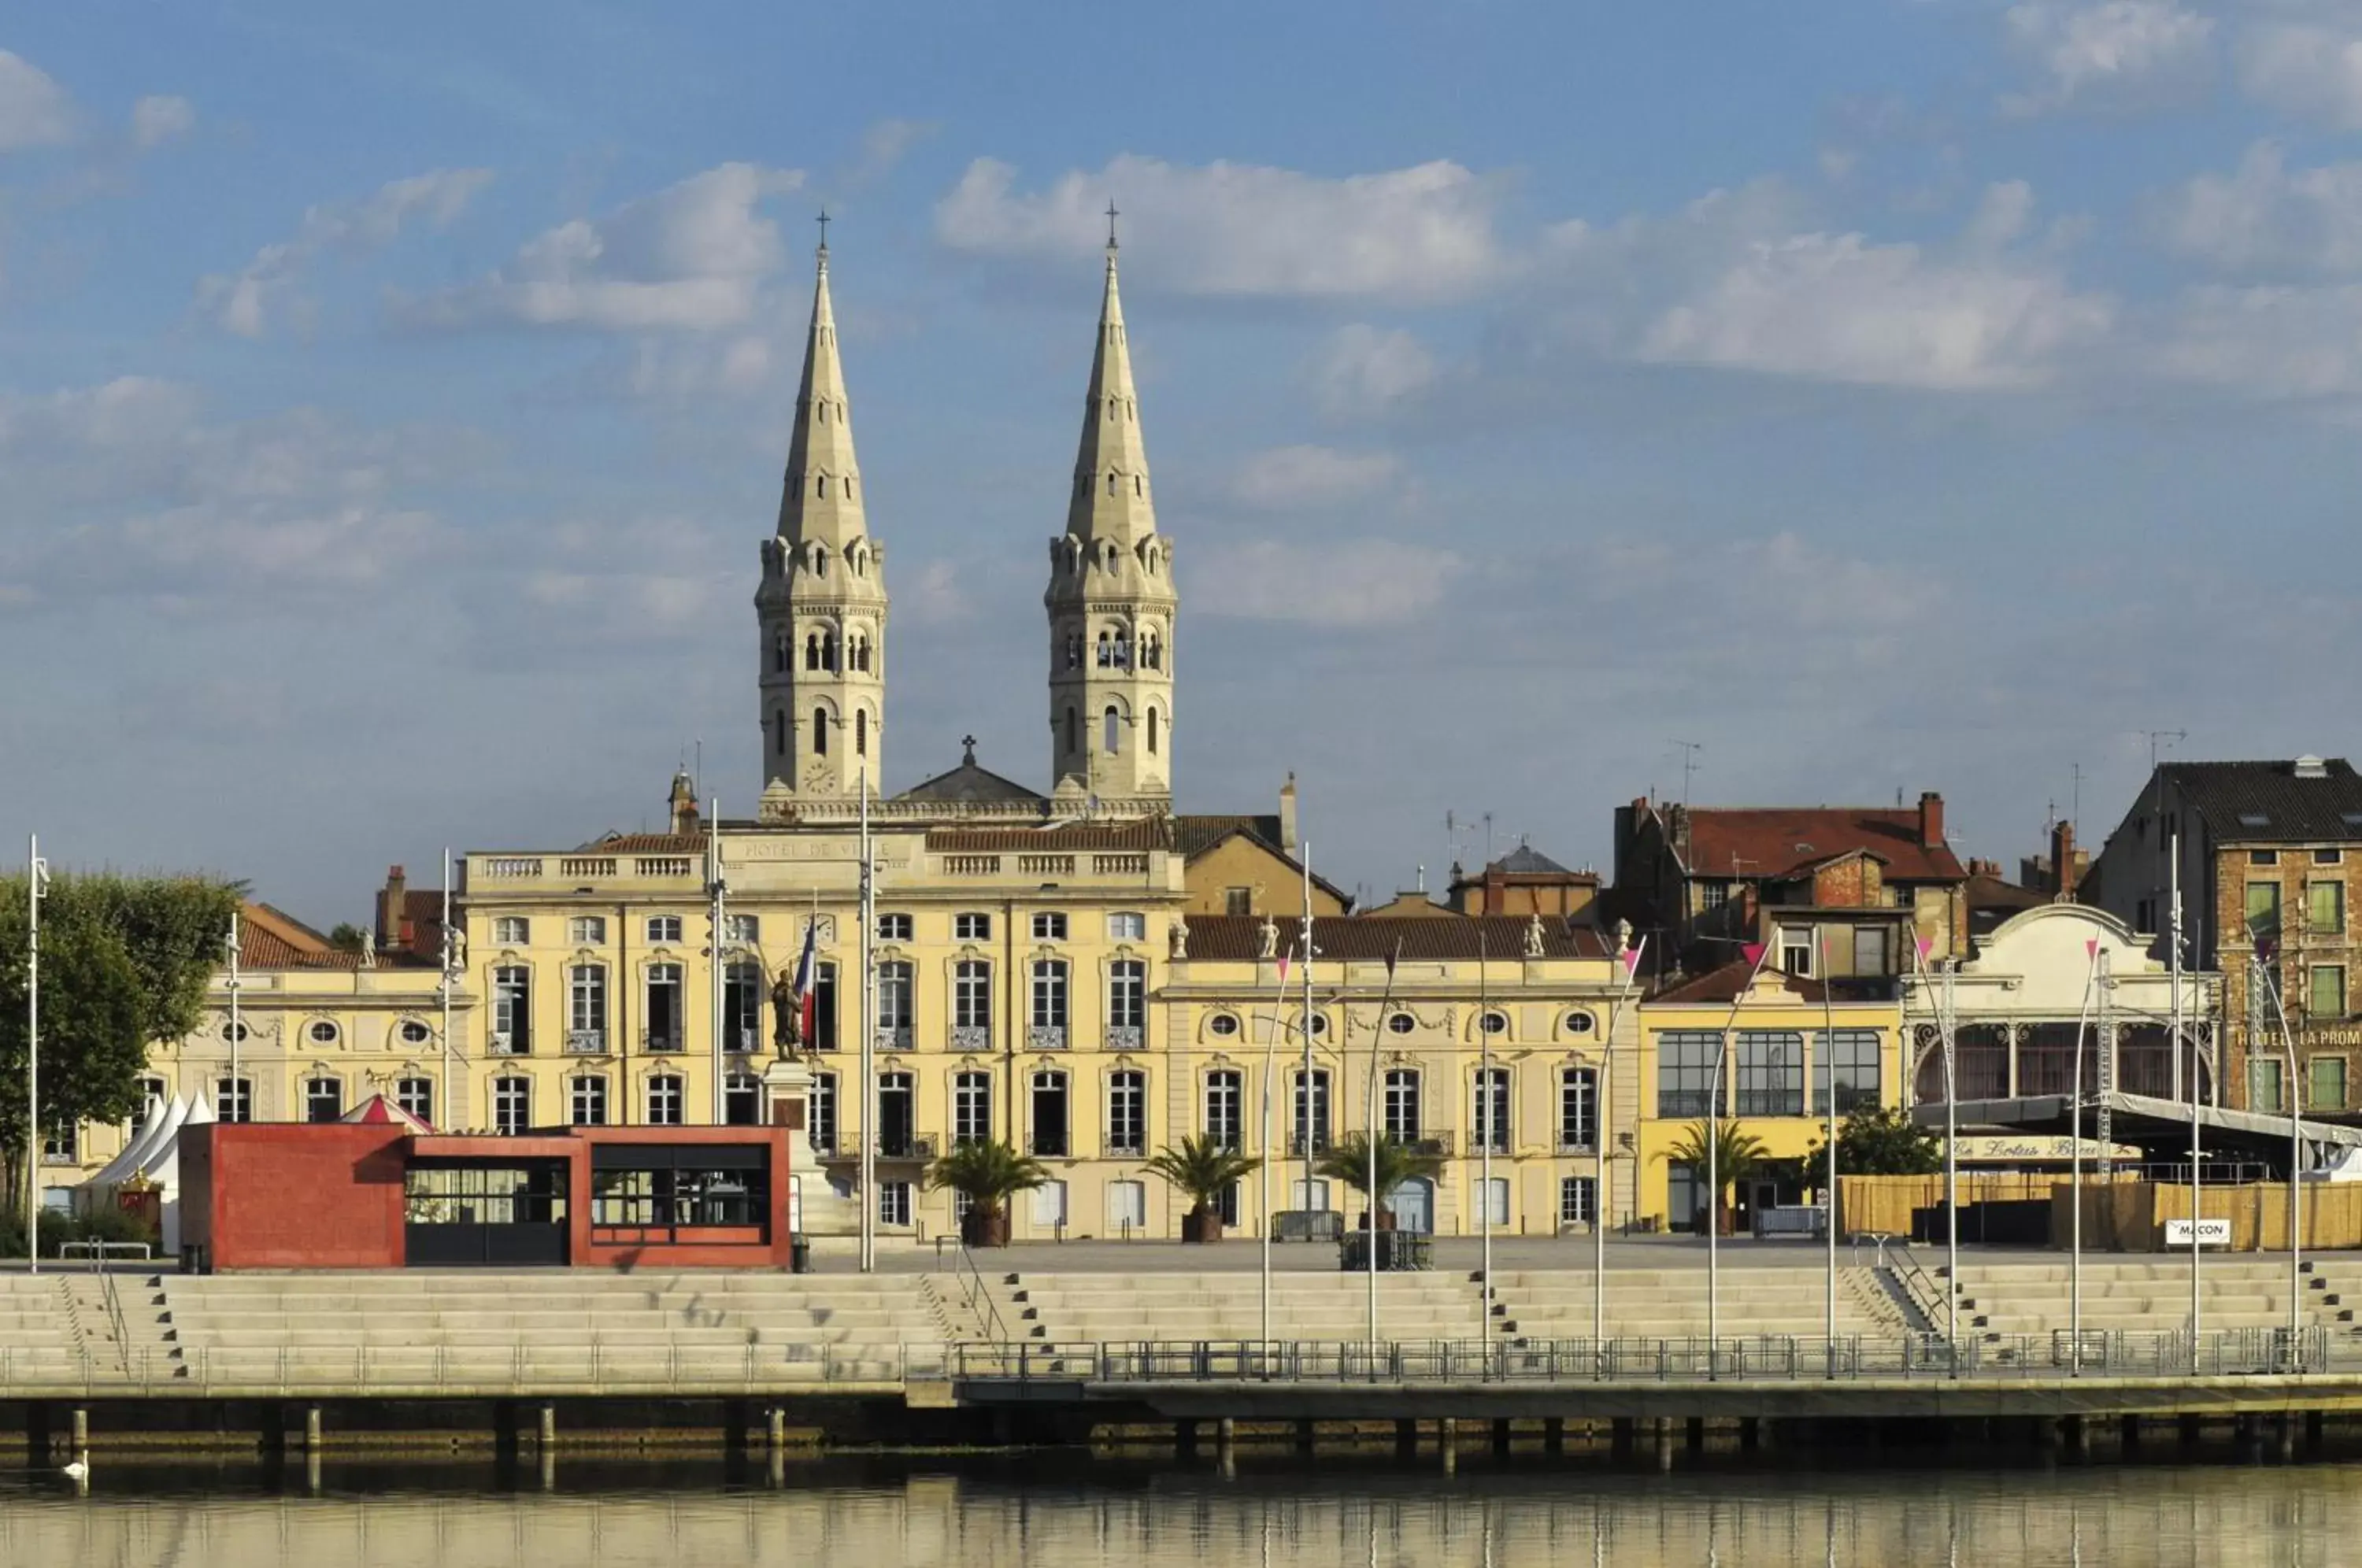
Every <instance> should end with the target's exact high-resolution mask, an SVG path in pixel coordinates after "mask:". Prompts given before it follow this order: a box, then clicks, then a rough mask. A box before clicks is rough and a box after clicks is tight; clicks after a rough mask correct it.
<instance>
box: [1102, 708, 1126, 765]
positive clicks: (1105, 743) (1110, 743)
mask: <svg viewBox="0 0 2362 1568" xmlns="http://www.w3.org/2000/svg"><path fill="white" fill-rule="evenodd" d="M1120 723H1123V715H1122V714H1121V713H1119V712H1116V711H1115V704H1114V703H1112V702H1110V703H1109V704H1108V711H1107V717H1106V719H1105V721H1104V722H1103V723H1101V725H1100V730H1101V734H1100V737H1099V749H1100V750H1101V751H1103V752H1105V753H1107V754H1108V755H1109V756H1114V755H1115V754H1116V752H1117V751H1118V750H1119V749H1120V748H1119V747H1118V746H1117V745H1116V742H1117V740H1118V738H1119V737H1118V735H1117V734H1116V726H1117V725H1119V724H1120Z"/></svg>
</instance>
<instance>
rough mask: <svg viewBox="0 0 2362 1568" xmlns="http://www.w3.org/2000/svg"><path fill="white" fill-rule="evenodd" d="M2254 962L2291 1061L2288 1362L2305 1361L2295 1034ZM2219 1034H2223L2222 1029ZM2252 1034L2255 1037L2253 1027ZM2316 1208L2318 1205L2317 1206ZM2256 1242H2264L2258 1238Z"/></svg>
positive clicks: (2276, 992)
mask: <svg viewBox="0 0 2362 1568" xmlns="http://www.w3.org/2000/svg"><path fill="white" fill-rule="evenodd" d="M2249 961H2250V962H2251V963H2252V964H2254V966H2255V970H2256V979H2255V981H2253V982H2250V985H2249V989H2250V990H2251V991H2252V990H2253V988H2254V987H2255V985H2256V984H2259V983H2260V984H2263V985H2267V986H2269V987H2270V994H2271V999H2272V1011H2273V1013H2274V1014H2275V1015H2277V1016H2278V1017H2279V1021H2280V1051H2281V1055H2283V1056H2284V1057H2285V1058H2286V1060H2287V1062H2288V1079H2289V1364H2290V1367H2291V1368H2296V1367H2301V1365H2302V1364H2301V1362H2299V1361H2298V1360H2297V1359H2296V1358H2297V1356H2298V1355H2299V1350H2298V1346H2299V1344H2300V1342H2301V1339H2302V1337H2303V1333H2304V1230H2303V1220H2304V1201H2303V1199H2302V1198H2301V1197H2300V1196H2299V1195H2300V1194H2301V1192H2302V1191H2303V1188H2304V1168H2303V1167H2304V1121H2303V1118H2302V1116H2301V1113H2300V1111H2299V1109H2298V1108H2299V1107H2300V1106H2301V1104H2302V1101H2301V1100H2299V1099H2297V1093H2296V1036H2295V1034H2294V1033H2292V1032H2290V1029H2289V1021H2288V999H2287V997H2286V996H2285V995H2283V994H2282V992H2281V990H2280V988H2279V985H2278V983H2276V982H2274V981H2272V980H2271V979H2270V977H2268V976H2267V975H2265V973H2264V966H2263V962H2262V960H2261V959H2259V958H2250V960H2249ZM2217 1038H2218V1039H2219V1038H2220V1032H2219V1029H2218V1031H2217ZM2249 1038H2250V1039H2251V1040H2252V1039H2253V1038H2254V1034H2253V1032H2252V1031H2250V1032H2249ZM2316 1208H2317V1206H2316ZM2257 1244H2258V1245H2261V1239H2260V1238H2258V1240H2257Z"/></svg>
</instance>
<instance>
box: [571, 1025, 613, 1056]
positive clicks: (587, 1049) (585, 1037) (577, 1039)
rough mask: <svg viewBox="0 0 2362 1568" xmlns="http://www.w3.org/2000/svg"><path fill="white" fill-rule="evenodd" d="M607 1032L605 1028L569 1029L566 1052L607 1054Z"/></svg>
mask: <svg viewBox="0 0 2362 1568" xmlns="http://www.w3.org/2000/svg"><path fill="white" fill-rule="evenodd" d="M606 1050H607V1032H606V1031H605V1030H603V1029H569V1030H568V1031H567V1032H566V1054H567V1055H569V1056H599V1055H605V1054H606Z"/></svg>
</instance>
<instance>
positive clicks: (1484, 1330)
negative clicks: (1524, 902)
mask: <svg viewBox="0 0 2362 1568" xmlns="http://www.w3.org/2000/svg"><path fill="white" fill-rule="evenodd" d="M1479 908H1480V910H1481V908H1482V906H1479ZM1489 961H1490V955H1489V954H1487V953H1486V951H1485V916H1484V915H1483V914H1482V913H1481V912H1480V913H1479V914H1478V915H1477V916H1476V1132H1477V1137H1478V1140H1479V1141H1480V1142H1481V1143H1483V1145H1484V1147H1482V1148H1481V1149H1479V1150H1478V1151H1477V1171H1478V1173H1479V1174H1478V1176H1477V1198H1476V1220H1477V1233H1478V1235H1479V1236H1480V1238H1481V1240H1480V1242H1479V1243H1478V1244H1479V1245H1480V1246H1481V1247H1482V1248H1483V1252H1484V1257H1483V1261H1482V1262H1481V1263H1480V1264H1478V1269H1479V1272H1481V1273H1482V1274H1483V1275H1484V1280H1485V1285H1484V1288H1483V1289H1481V1290H1479V1291H1478V1292H1477V1293H1476V1300H1477V1306H1478V1311H1477V1320H1476V1327H1477V1329H1478V1334H1477V1338H1479V1339H1480V1340H1482V1341H1484V1342H1485V1344H1487V1345H1488V1346H1489V1345H1490V1344H1491V1343H1492V1342H1493V1141H1494V1139H1495V1138H1496V1136H1498V1129H1496V1127H1495V1126H1494V1125H1493V1123H1494V1120H1495V1118H1494V1111H1495V1110H1496V1107H1495V1105H1494V1102H1493V1032H1492V1031H1491V1030H1489V1029H1487V1028H1485V1023H1486V1022H1487V1021H1489V1015H1490V1014H1491V1012H1492V1006H1493V1003H1492V993H1491V991H1490V990H1489V989H1487V988H1486V987H1485V969H1486V968H1487V967H1488V966H1489ZM1487 1359H1488V1364H1489V1354H1488V1358H1487Z"/></svg>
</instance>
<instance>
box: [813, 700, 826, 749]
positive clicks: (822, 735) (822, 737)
mask: <svg viewBox="0 0 2362 1568" xmlns="http://www.w3.org/2000/svg"><path fill="white" fill-rule="evenodd" d="M812 755H813V756H827V755H828V710H827V709H825V708H814V709H813V710H812Z"/></svg>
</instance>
